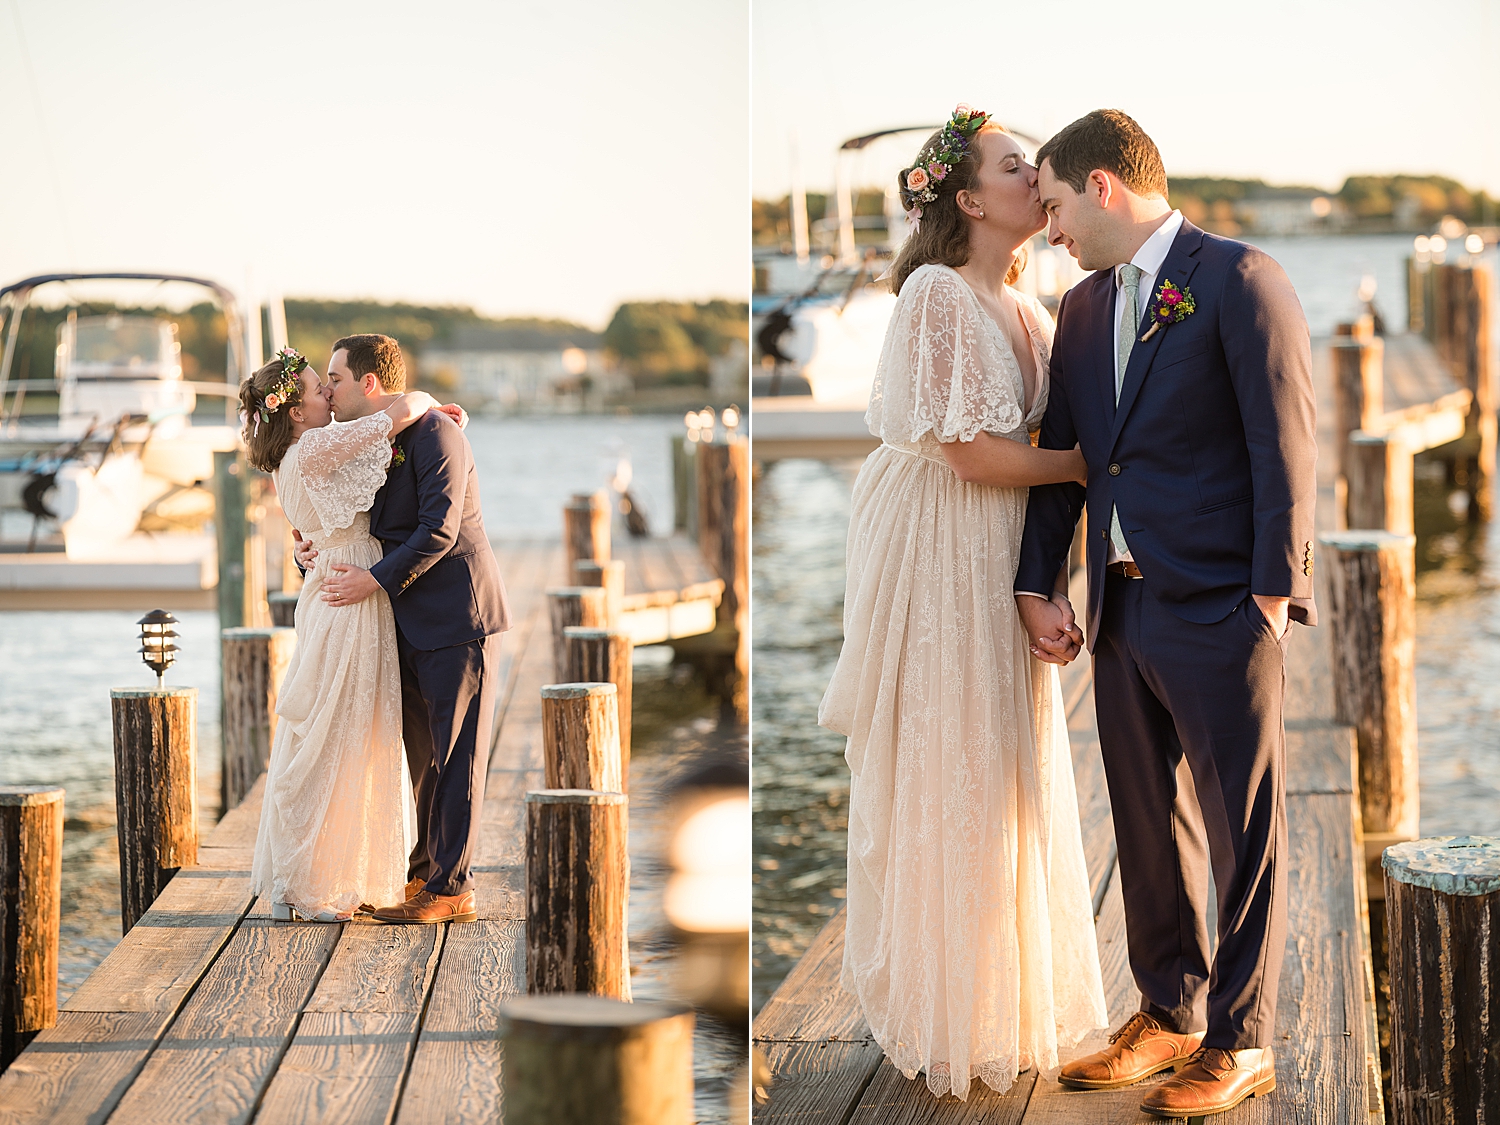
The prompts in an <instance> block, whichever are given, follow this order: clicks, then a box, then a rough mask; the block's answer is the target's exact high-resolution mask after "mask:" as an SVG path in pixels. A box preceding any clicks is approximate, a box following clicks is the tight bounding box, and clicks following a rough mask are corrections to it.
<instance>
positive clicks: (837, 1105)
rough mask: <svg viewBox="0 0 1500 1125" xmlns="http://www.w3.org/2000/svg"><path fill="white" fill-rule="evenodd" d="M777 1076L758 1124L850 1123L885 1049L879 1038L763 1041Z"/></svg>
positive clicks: (760, 1110)
mask: <svg viewBox="0 0 1500 1125" xmlns="http://www.w3.org/2000/svg"><path fill="white" fill-rule="evenodd" d="M760 1047H761V1051H762V1053H763V1054H764V1055H765V1058H766V1062H767V1063H768V1064H769V1065H770V1067H771V1073H772V1074H774V1075H775V1076H776V1077H775V1080H774V1082H773V1084H772V1086H771V1090H770V1098H769V1100H768V1101H766V1102H765V1103H764V1104H763V1105H758V1106H756V1107H755V1121H756V1125H845V1123H846V1122H847V1121H848V1120H849V1113H850V1110H851V1107H852V1106H853V1105H854V1104H855V1103H856V1102H857V1101H858V1100H859V1099H860V1097H861V1096H862V1095H863V1094H864V1092H865V1088H866V1087H867V1086H868V1085H869V1084H870V1080H871V1079H872V1078H874V1077H875V1072H876V1070H878V1069H879V1068H880V1066H881V1064H882V1063H884V1061H885V1055H884V1054H882V1053H881V1050H880V1047H879V1045H878V1044H876V1042H875V1041H874V1040H873V1039H865V1040H861V1041H858V1042H847V1041H843V1042H841V1041H838V1040H826V1039H825V1040H818V1041H808V1042H796V1043H794V1042H785V1041H779V1040H778V1041H774V1042H766V1043H762V1044H761V1045H760Z"/></svg>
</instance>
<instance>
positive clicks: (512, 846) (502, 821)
mask: <svg viewBox="0 0 1500 1125" xmlns="http://www.w3.org/2000/svg"><path fill="white" fill-rule="evenodd" d="M545 788H546V786H545V785H544V784H543V778H542V771H541V770H539V769H531V770H492V771H491V772H490V776H489V784H488V788H487V790H486V796H485V801H484V813H483V816H482V820H481V822H480V826H479V855H478V856H477V857H476V862H477V864H479V865H480V867H481V868H484V867H489V868H502V867H511V866H521V865H523V864H524V863H525V861H526V847H525V845H526V805H525V801H526V792H527V790H530V789H545Z"/></svg>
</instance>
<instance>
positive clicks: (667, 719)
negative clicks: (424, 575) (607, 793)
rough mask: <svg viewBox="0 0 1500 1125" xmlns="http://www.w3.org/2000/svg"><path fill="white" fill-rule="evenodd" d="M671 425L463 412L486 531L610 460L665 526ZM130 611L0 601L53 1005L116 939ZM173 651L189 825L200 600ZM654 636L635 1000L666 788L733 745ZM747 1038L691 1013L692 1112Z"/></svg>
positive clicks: (636, 859) (215, 724) (641, 981)
mask: <svg viewBox="0 0 1500 1125" xmlns="http://www.w3.org/2000/svg"><path fill="white" fill-rule="evenodd" d="M680 430H681V422H680V421H678V420H676V419H668V418H659V417H620V418H616V417H593V416H572V417H562V418H558V417H544V418H524V419H488V418H475V419H474V420H473V421H472V422H471V423H470V426H469V430H468V433H469V438H470V442H471V444H472V445H473V447H474V456H475V463H476V465H477V468H478V472H479V487H480V497H481V503H482V505H483V509H484V516H485V527H486V530H487V531H488V533H489V534H490V535H491V536H492V537H493V538H497V539H504V538H507V537H517V536H528V537H541V536H546V537H554V538H555V537H557V536H558V535H559V534H560V532H561V520H562V514H561V510H562V506H563V504H564V503H565V502H566V501H567V499H568V497H569V495H571V494H572V493H573V492H590V491H593V490H594V489H596V488H600V487H603V486H604V485H605V484H606V483H607V482H608V480H609V478H610V477H611V476H612V475H613V474H614V471H615V467H616V464H617V462H618V460H619V458H620V457H621V456H622V455H623V456H627V457H628V458H629V459H630V461H631V466H632V470H633V480H632V484H631V488H632V490H633V491H634V492H635V494H636V495H637V497H638V499H639V501H640V505H641V507H642V508H643V509H644V511H645V512H646V514H647V517H648V519H649V521H650V523H651V525H652V530H653V532H654V533H656V534H666V533H667V532H669V531H670V530H671V522H672V484H671V482H672V467H671V458H670V453H669V444H668V439H669V438H670V437H671V436H672V435H675V434H677V433H679V432H680ZM139 616H140V614H139V613H135V612H80V613H51V612H47V613H42V612H36V613H32V612H26V613H17V612H0V784H20V783H42V784H49V785H61V786H63V787H64V788H65V789H66V790H67V797H66V816H67V820H66V824H65V827H64V833H63V911H62V932H61V941H60V949H59V973H58V976H59V981H58V999H59V1003H60V1004H61V1003H66V1002H67V999H68V998H69V997H70V996H71V995H72V994H73V992H74V991H75V990H76V989H77V987H78V986H79V985H80V984H81V983H82V982H83V980H84V979H85V978H87V977H88V975H89V974H90V973H91V972H93V970H94V968H95V967H96V966H97V965H98V964H99V962H100V961H102V960H103V959H104V957H105V956H106V955H107V954H108V953H109V951H110V950H111V949H113V948H114V946H115V944H116V943H117V942H118V940H119V936H120V899H119V893H120V892H119V855H118V850H117V847H116V842H115V808H114V751H113V748H112V744H111V734H110V716H109V689H110V688H112V687H124V686H134V687H148V686H151V684H152V683H153V682H154V677H153V676H152V674H151V673H150V671H149V670H148V669H147V668H146V667H145V666H144V665H142V664H141V663H140V660H139V657H138V655H137V653H136V651H135V650H136V648H137V647H138V643H137V641H136V636H137V626H136V624H135V622H136V619H137V618H138V617H139ZM178 616H179V618H180V620H181V624H180V625H179V626H178V632H179V633H180V634H181V640H180V641H179V642H178V644H179V647H180V648H181V649H182V653H181V656H180V660H181V663H179V664H178V665H177V666H175V667H174V668H172V669H171V670H170V671H169V672H168V673H167V680H168V682H169V683H171V684H173V685H175V686H182V687H196V688H197V689H198V693H199V694H198V739H199V763H198V769H199V810H200V819H201V827H202V830H203V831H204V832H205V833H207V832H208V831H210V830H211V829H212V827H213V825H214V824H215V823H216V822H217V819H218V812H219V809H218V802H219V794H218V789H219V755H220V735H219V645H218V642H217V636H218V617H217V614H215V613H213V612H186V613H182V614H179V615H178ZM667 656H668V651H667V650H666V649H664V648H646V649H642V650H641V651H640V652H639V653H638V654H637V659H636V663H635V668H634V684H635V687H634V691H635V696H634V705H635V722H634V743H635V745H634V747H633V755H632V760H631V781H630V787H631V833H630V836H631V839H630V845H631V849H630V850H631V917H630V932H631V955H632V969H633V975H632V987H633V991H634V993H635V995H636V996H637V998H639V999H651V998H666V997H669V996H670V995H671V964H672V948H671V946H670V943H669V942H668V941H667V940H666V939H665V936H664V934H665V926H664V918H663V915H662V911H661V894H662V886H663V883H664V880H665V876H666V872H665V870H664V868H663V864H662V860H661V858H660V856H661V854H662V848H663V846H664V841H663V839H662V837H663V832H664V828H663V823H664V820H665V817H666V812H667V807H666V800H665V796H666V794H665V789H666V787H667V786H668V785H669V784H670V782H671V781H672V779H673V778H674V777H675V776H677V775H678V774H679V773H681V772H682V771H683V770H684V769H685V768H687V767H688V766H689V765H690V764H691V763H692V762H693V761H694V760H695V759H696V758H697V757H698V756H699V755H700V754H702V753H704V752H706V751H710V750H714V751H720V752H724V751H728V752H734V753H741V754H743V752H744V748H745V742H744V736H743V732H742V731H736V730H730V729H724V730H720V729H719V726H718V722H717V719H716V717H715V716H716V715H717V705H716V703H714V702H713V701H711V700H710V699H709V698H708V696H707V695H706V694H705V693H704V692H703V690H702V687H701V685H700V684H699V683H698V682H696V681H695V680H694V679H693V678H692V677H691V675H690V669H688V668H687V667H685V666H678V667H675V668H674V667H673V666H672V665H671V664H670V663H669V661H668V660H667ZM745 1050H746V1047H745V1036H744V1032H743V1029H739V1030H738V1031H736V1030H734V1029H730V1028H727V1027H725V1026H724V1025H723V1024H721V1023H719V1022H717V1021H716V1020H714V1019H713V1018H712V1017H710V1016H707V1015H704V1014H700V1015H699V1017H698V1031H697V1035H696V1037H695V1040H694V1071H695V1081H696V1085H697V1116H698V1119H699V1120H700V1121H704V1122H723V1121H727V1120H728V1111H727V1107H726V1103H725V1093H726V1090H727V1087H728V1083H729V1081H730V1079H731V1078H732V1076H733V1073H734V1071H735V1069H736V1068H737V1067H738V1066H739V1065H740V1064H741V1063H742V1062H743V1060H744V1057H745Z"/></svg>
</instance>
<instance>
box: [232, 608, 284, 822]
mask: <svg viewBox="0 0 1500 1125" xmlns="http://www.w3.org/2000/svg"><path fill="white" fill-rule="evenodd" d="M220 646H221V650H222V658H221V664H220V668H221V670H222V685H223V687H222V693H221V695H220V697H219V698H220V714H221V716H222V719H221V721H220V730H221V732H222V738H223V743H224V767H223V771H222V774H221V778H222V780H221V782H220V786H219V794H220V797H221V799H222V802H223V803H222V805H221V806H220V807H221V814H220V815H222V814H223V813H227V812H228V811H229V810H230V809H232V808H234V807H235V806H236V805H238V804H239V803H240V802H241V801H243V800H244V799H245V795H246V794H247V793H249V792H250V790H251V788H252V787H253V786H254V785H255V779H256V778H258V777H259V776H260V775H261V774H263V773H264V772H265V771H266V766H267V765H268V764H269V763H270V761H271V744H272V742H273V740H274V739H275V736H276V697H277V695H279V694H280V692H281V681H282V678H283V677H284V676H285V675H286V668H287V665H288V664H289V663H291V659H292V652H293V650H294V649H295V648H296V647H297V631H296V630H295V629H278V628H272V629H225V630H224V631H223V634H222V640H221V642H220Z"/></svg>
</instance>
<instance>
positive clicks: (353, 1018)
mask: <svg viewBox="0 0 1500 1125" xmlns="http://www.w3.org/2000/svg"><path fill="white" fill-rule="evenodd" d="M433 928H435V927H433ZM416 1037H417V1014H416V1013H415V1012H308V1013H306V1014H305V1015H304V1016H303V1017H302V1022H301V1025H300V1026H299V1027H298V1028H297V1036H296V1038H295V1039H294V1040H293V1041H292V1044H291V1046H290V1047H288V1048H287V1052H286V1054H285V1055H284V1056H283V1057H282V1060H281V1065H280V1066H278V1067H277V1068H276V1076H275V1078H273V1079H272V1080H271V1085H270V1087H269V1088H268V1089H267V1090H266V1097H265V1101H263V1102H262V1103H261V1107H260V1111H259V1112H258V1113H257V1114H256V1115H255V1120H256V1122H257V1125H282V1123H286V1125H304V1123H306V1122H309V1121H316V1122H318V1123H319V1125H334V1123H336V1122H349V1123H350V1125H355V1123H358V1125H365V1123H368V1122H372V1121H373V1122H382V1121H388V1120H389V1119H390V1116H391V1112H392V1109H393V1108H394V1107H395V1104H396V1098H397V1095H398V1094H399V1093H400V1090H401V1081H402V1078H403V1077H404V1076H405V1074H406V1066H407V1061H408V1059H410V1057H411V1050H412V1043H413V1042H414V1041H415V1040H416Z"/></svg>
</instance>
